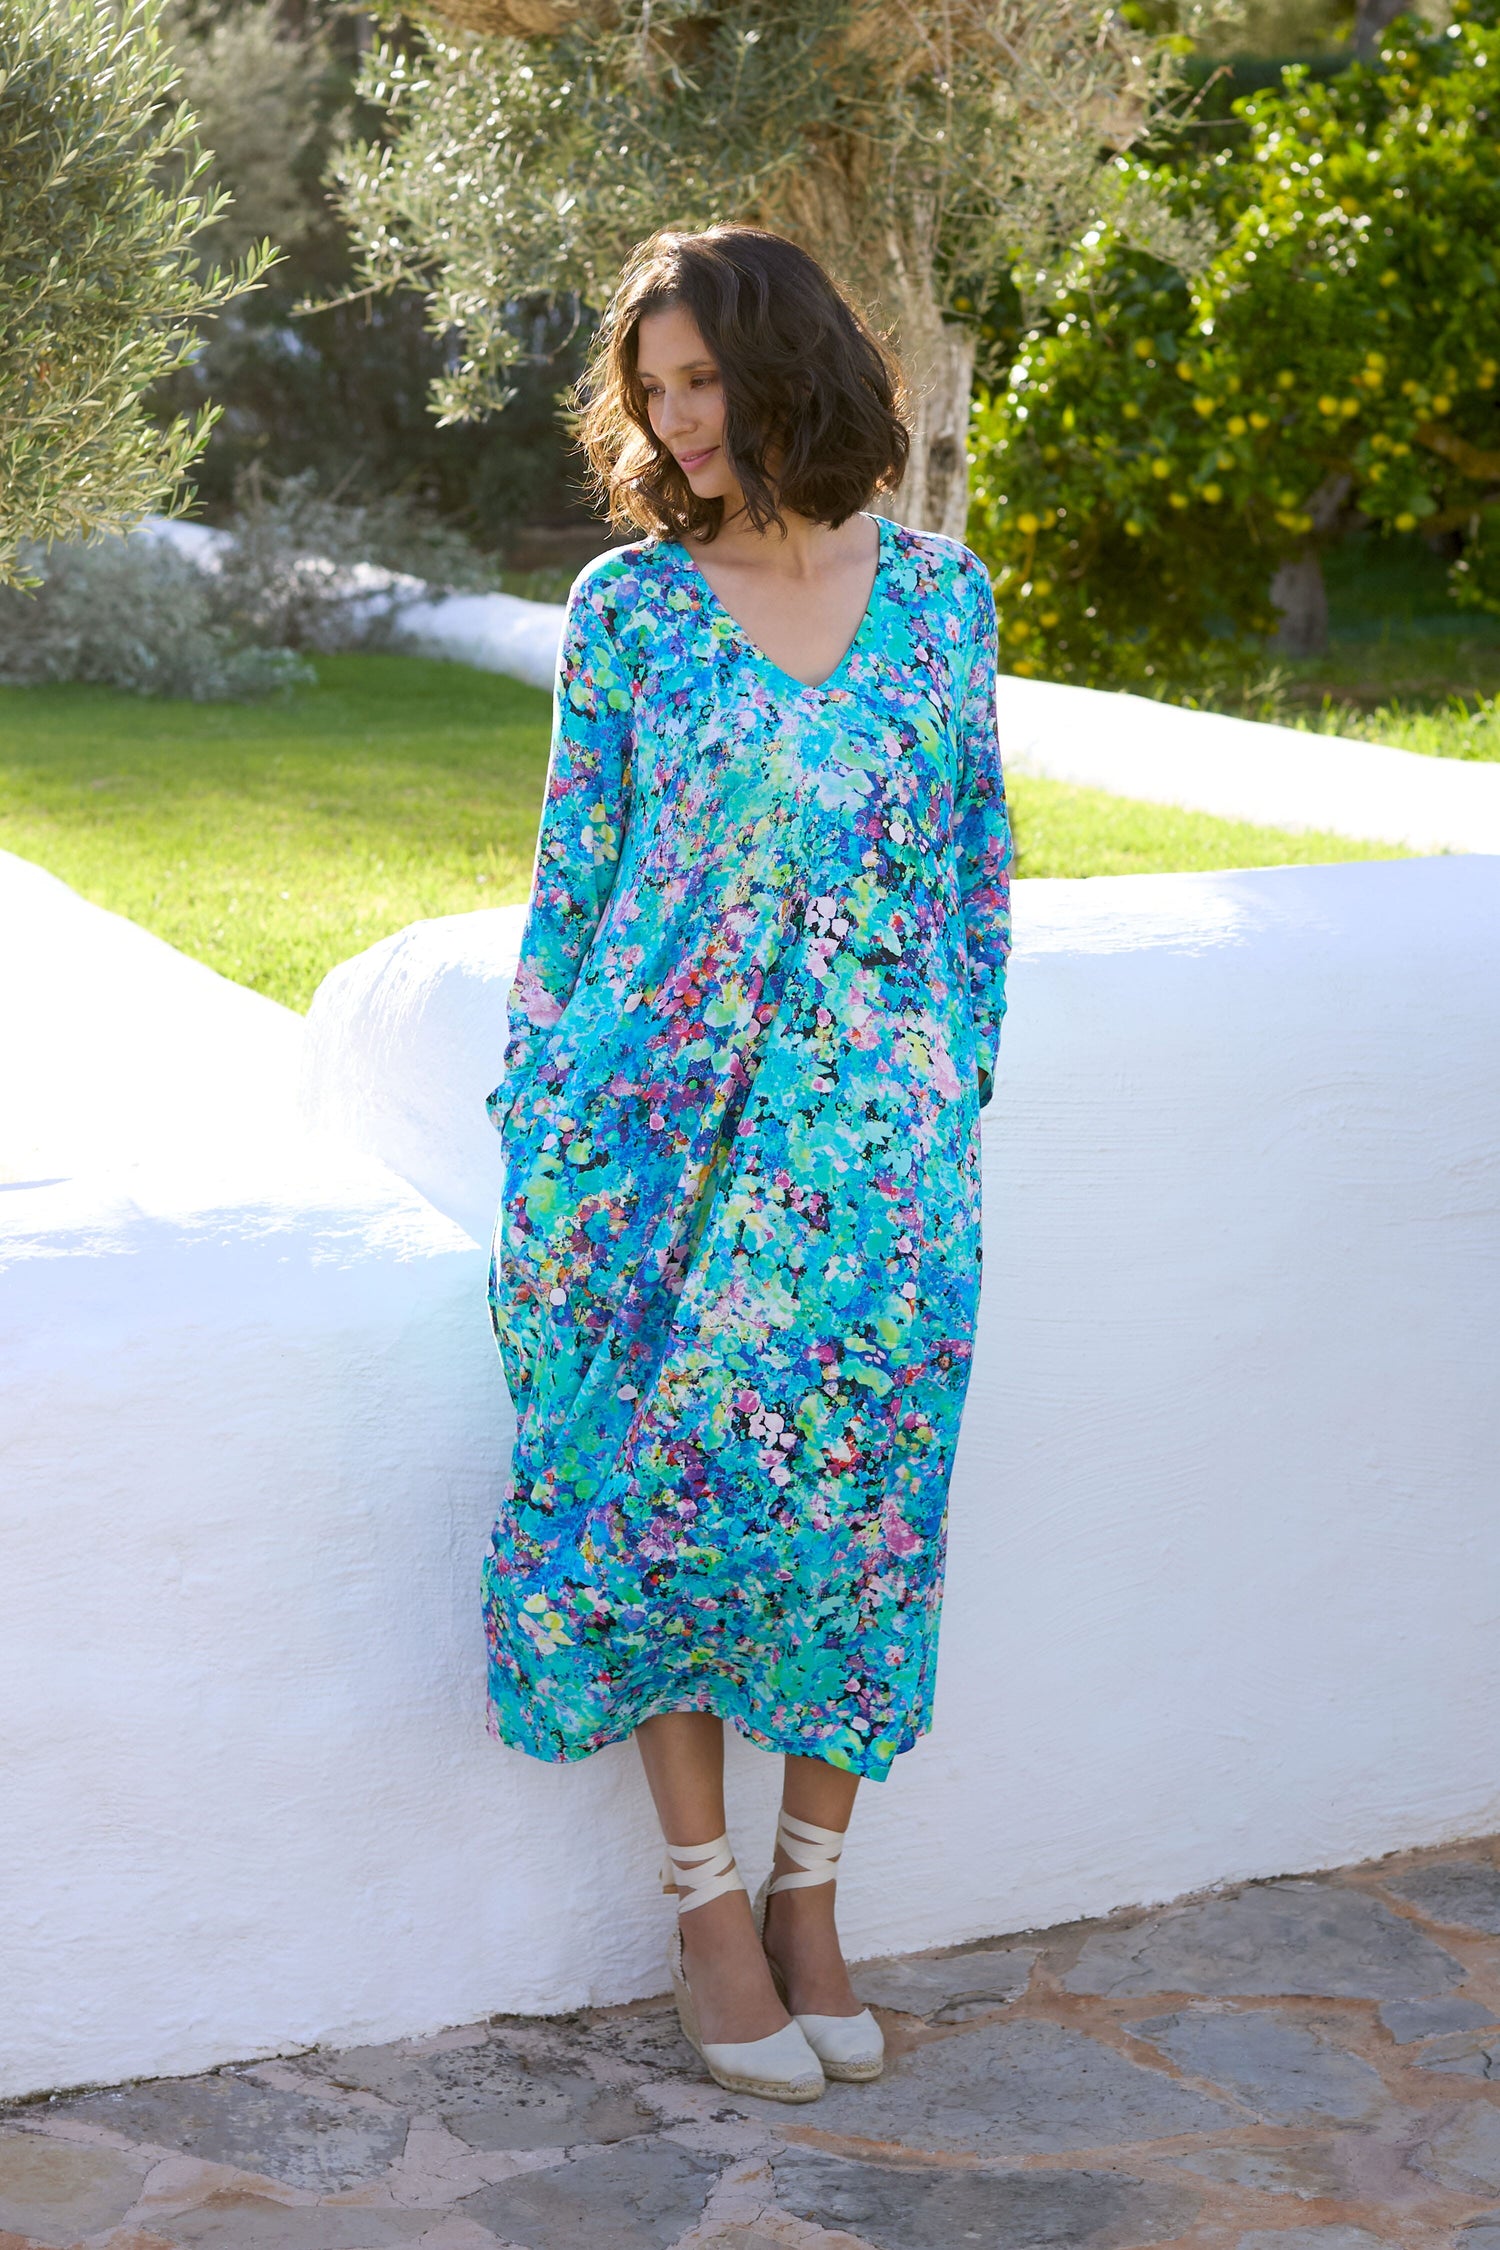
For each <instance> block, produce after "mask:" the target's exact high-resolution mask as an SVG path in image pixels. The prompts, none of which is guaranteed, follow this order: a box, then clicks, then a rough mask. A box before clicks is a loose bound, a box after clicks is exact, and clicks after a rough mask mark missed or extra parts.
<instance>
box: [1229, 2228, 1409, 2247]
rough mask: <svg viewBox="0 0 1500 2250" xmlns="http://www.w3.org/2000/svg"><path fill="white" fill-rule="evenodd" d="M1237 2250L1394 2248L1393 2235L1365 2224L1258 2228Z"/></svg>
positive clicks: (1244, 2236)
mask: <svg viewBox="0 0 1500 2250" xmlns="http://www.w3.org/2000/svg"><path fill="white" fill-rule="evenodd" d="M1234 2250H1391V2246H1390V2238H1389V2236H1387V2235H1383V2234H1370V2233H1369V2232H1368V2231H1367V2230H1366V2229H1365V2228H1364V2227H1289V2228H1285V2229H1283V2228H1276V2227H1256V2228H1254V2229H1253V2230H1252V2231H1251V2232H1250V2233H1249V2234H1242V2235H1241V2236H1240V2238H1239V2240H1238V2241H1237V2242H1236V2244H1235V2246H1234Z"/></svg>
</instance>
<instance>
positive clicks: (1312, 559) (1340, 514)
mask: <svg viewBox="0 0 1500 2250" xmlns="http://www.w3.org/2000/svg"><path fill="white" fill-rule="evenodd" d="M1353 493H1354V479H1353V477H1351V476H1350V475H1349V474H1348V472H1347V471H1346V470H1343V469H1335V470H1333V471H1332V473H1331V474H1330V475H1328V476H1326V477H1325V478H1324V479H1323V482H1322V483H1321V484H1320V485H1319V486H1318V489H1317V491H1316V492H1315V493H1314V494H1313V496H1312V498H1311V499H1310V500H1309V501H1308V503H1307V513H1308V515H1309V517H1310V518H1311V520H1312V528H1313V531H1314V532H1315V533H1316V535H1317V538H1318V539H1320V540H1321V539H1332V538H1334V537H1335V536H1336V535H1337V533H1338V531H1339V529H1340V527H1341V526H1342V524H1343V522H1344V520H1345V516H1346V512H1347V510H1348V506H1349V502H1350V499H1351V498H1352V496H1353ZM1271 602H1272V606H1273V607H1274V608H1276V609H1279V610H1280V611H1281V626H1280V630H1279V631H1278V632H1277V635H1276V638H1275V640H1274V641H1273V642H1272V644H1271V645H1272V647H1273V648H1278V649H1280V650H1281V651H1282V653H1283V655H1285V656H1321V655H1322V654H1323V651H1324V650H1325V649H1326V648H1327V646H1328V589H1327V587H1326V586H1325V585H1324V583H1323V557H1322V552H1321V549H1320V548H1319V547H1318V546H1317V545H1316V544H1314V543H1313V542H1312V541H1309V543H1308V544H1307V546H1305V547H1304V548H1303V550H1302V552H1301V554H1300V555H1295V556H1294V557H1293V558H1292V560H1291V561H1290V562H1284V563H1283V564H1282V566H1281V568H1280V570H1278V571H1277V573H1276V576H1275V577H1274V578H1273V579H1272V580H1271Z"/></svg>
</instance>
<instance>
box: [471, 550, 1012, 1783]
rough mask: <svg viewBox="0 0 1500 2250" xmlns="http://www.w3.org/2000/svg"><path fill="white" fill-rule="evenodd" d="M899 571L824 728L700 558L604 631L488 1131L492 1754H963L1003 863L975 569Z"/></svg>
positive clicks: (591, 590) (612, 598)
mask: <svg viewBox="0 0 1500 2250" xmlns="http://www.w3.org/2000/svg"><path fill="white" fill-rule="evenodd" d="M879 539H880V554H879V561H878V564H877V569H876V576H875V584H874V589H873V592H872V594H871V597H870V603H869V607H868V609H867V611H866V613H865V617H864V620H863V623H862V624H861V626H860V628H859V631H858V633H857V634H856V636H855V639H854V641H853V643H852V645H851V646H850V648H849V650H848V651H847V653H846V654H845V656H844V658H843V661H842V662H841V663H840V664H839V666H838V668H837V670H836V671H835V672H834V673H833V674H832V675H831V677H830V678H828V679H827V680H825V681H824V682H823V683H822V684H821V685H820V686H818V687H816V688H811V687H804V686H803V685H801V684H800V683H799V682H798V681H796V680H794V679H792V678H790V677H789V676H788V675H787V674H786V673H784V672H782V671H780V670H779V669H778V668H777V666H776V665H774V664H773V663H771V662H770V660H769V659H768V658H767V657H765V656H764V655H763V654H762V653H761V652H760V651H759V650H758V649H757V648H756V647H755V646H754V645H753V644H752V643H751V642H750V641H749V640H748V639H747V637H746V635H745V634H744V633H743V632H742V630H741V629H740V627H739V626H738V625H737V624H736V623H735V622H734V620H733V619H732V618H731V617H730V615H729V614H728V612H727V611H726V610H725V609H724V608H723V606H722V605H721V604H720V603H719V601H718V600H717V599H716V597H715V596H714V594H713V593H712V591H711V590H710V588H709V586H708V584H707V581H706V580H705V579H704V577H703V576H702V574H701V573H700V571H699V570H698V568H697V565H696V564H695V563H694V561H693V560H692V557H691V556H690V555H689V554H688V552H687V551H686V549H685V548H683V547H682V546H680V545H678V544H677V543H675V542H671V541H664V542H662V541H652V542H646V543H644V544H641V545H639V546H636V547H627V548H623V549H620V550H617V551H616V552H615V553H613V554H610V555H608V556H606V557H604V558H602V559H601V560H600V561H599V562H598V563H596V564H594V565H593V566H592V567H591V568H590V569H589V570H588V571H586V572H585V573H584V575H583V576H582V577H581V578H580V579H579V581H578V583H577V585H576V586H575V587H574V589H573V593H572V596H571V599H570V602H569V605H568V614H567V623H566V627H565V631H564V636H563V644H562V650H561V654H560V658H559V670H558V681H557V697H556V718H555V726H554V733H553V743H552V755H551V763H550V766H549V770H548V779H547V791H546V801H545V806H544V811H543V817H542V826H541V834H540V838H539V842H538V848H537V861H536V872H535V877H534V882H533V891H532V900H531V907H530V912H529V916H528V920H527V924H526V931H525V936H524V940H523V945H522V957H521V963H520V968H519V971H518V973H517V976H516V980H515V985H514V988H513V991H512V995H511V1001H510V1018H509V1024H510V1029H509V1037H508V1041H507V1045H506V1052H505V1077H504V1082H503V1084H502V1085H501V1086H500V1087H499V1088H497V1090H496V1092H495V1093H494V1094H493V1095H492V1096H491V1097H490V1108H491V1113H492V1115H493V1117H494V1119H495V1122H496V1124H497V1125H499V1126H500V1127H501V1129H502V1130H503V1132H504V1136H505V1185H504V1201H503V1205H502V1209H501V1213H500V1220H499V1225H498V1228H497V1233H496V1249H495V1261H494V1267H493V1274H492V1285H491V1306H492V1312H493V1317H494V1324H495V1331H496V1336H497V1339H498V1342H499V1347H500V1353H501V1358H502V1362H503V1365H504V1369H505V1374H506V1378H507V1380H508V1383H509V1386H510V1390H511V1394H512V1397H513V1399H514V1402H515V1407H516V1413H517V1419H518V1425H519V1426H518V1433H517V1437H516V1444H515V1454H514V1459H513V1464H512V1474H511V1477H510V1480H509V1481H508V1483H507V1486H506V1488H505V1498H504V1501H503V1503H502V1507H501V1512H500V1517H499V1521H498V1523H497V1525H496V1527H495V1533H494V1538H493V1541H492V1543H491V1547H490V1550H489V1553H488V1555H487V1558H486V1565H485V1574H484V1577H485V1583H484V1598H485V1621H486V1628H487V1636H488V1644H489V1654H490V1667H489V1688H490V1704H491V1725H492V1728H493V1730H494V1731H495V1732H497V1733H498V1734H499V1735H500V1736H501V1737H502V1738H503V1739H504V1740H505V1741H507V1742H509V1743H512V1744H515V1745H516V1746H517V1747H519V1748H521V1749H523V1750H526V1751H529V1752H530V1753H531V1754H532V1755H533V1756H536V1757H539V1758H546V1759H553V1760H559V1759H569V1758H580V1757H584V1756H586V1755H588V1753H590V1752H591V1751H594V1750H596V1749H598V1748H599V1747H600V1746H601V1745H602V1744H604V1743H607V1742H614V1741H617V1740H619V1739H620V1738H622V1737H623V1736H625V1735H628V1734H629V1733H631V1732H632V1731H633V1729H634V1728H635V1727H636V1726H637V1725H638V1724H639V1723H640V1721H641V1720H642V1719H645V1718H648V1717H651V1716H653V1715H654V1714H656V1713H658V1712H662V1711H673V1710H696V1711H712V1712H717V1713H718V1714H719V1715H720V1716H721V1717H724V1718H726V1719H729V1720H731V1721H732V1722H733V1723H734V1725H735V1726H737V1727H738V1728H739V1729H740V1730H741V1732H742V1733H744V1734H745V1735H747V1736H748V1737H749V1738H750V1739H751V1740H752V1741H753V1742H756V1743H759V1744H761V1745H762V1746H763V1747H764V1748H766V1749H769V1750H786V1751H793V1752H797V1753H800V1754H802V1755H805V1756H809V1757H818V1758H823V1759H826V1760H828V1761H829V1762H831V1763H832V1764H834V1765H837V1766H842V1767H845V1768H847V1769H848V1770H849V1771H851V1772H854V1773H859V1774H868V1775H871V1776H874V1777H876V1778H882V1777H883V1776H884V1775H885V1773H886V1772H887V1771H888V1769H889V1766H890V1762H891V1760H892V1759H893V1758H894V1757H895V1756H896V1754H897V1753H898V1752H899V1751H901V1750H904V1749H907V1748H909V1747H910V1745H911V1744H912V1743H913V1742H914V1741H915V1740H916V1739H917V1737H918V1735H920V1734H922V1733H923V1732H925V1731H926V1729H927V1727H928V1726H929V1725H930V1723H931V1709H932V1683H933V1669H934V1664H935V1658H936V1646H937V1628H938V1612H939V1606H940V1602H941V1595H942V1577H943V1556H944V1534H945V1527H946V1509H947V1492H948V1480H949V1471H950V1468H951V1465H952V1459H953V1449H954V1444H955V1441H956V1439H957V1435H958V1426H959V1416H960V1413H961V1410H962V1407H963V1401H964V1393H965V1390H966V1388H967V1385H968V1379H969V1362H970V1354H971V1349H972V1343H973V1335H974V1321H975V1313H976V1310H977V1303H978V1294H979V1262H980V1188H979V1110H980V1107H981V1106H982V1104H983V1103H984V1102H985V1101H987V1100H988V1098H989V1093H990V1085H991V1076H992V1073H993V1070H994V1067H995V1056H996V1049H997V1045H998V1041H999V1035H1000V1019H1001V1015H1002V1013H1003V1010H1004V1005H1005V962H1006V954H1007V950H1008V946H1009V927H1010V926H1009V892H1008V883H1009V877H1008V869H1009V866H1010V860H1011V842H1010V830H1009V825H1008V822H1007V818H1006V808H1005V796H1004V790H1003V786H1002V781H1001V773H1000V762H999V753H998V746H997V742H996V731H995V613H994V603H993V599H992V597H991V593H990V588H989V582H988V579H987V577H986V575H985V572H984V570H983V567H982V566H981V564H980V563H979V562H978V561H977V560H976V559H975V557H974V556H973V555H971V554H970V553H969V552H968V551H967V549H965V548H963V547H961V546H959V545H957V544H956V543H955V542H953V541H951V540H947V539H942V538H939V537H936V536H933V535H928V534H922V533H916V532H911V531H907V530H904V529H902V528H901V527H900V526H897V525H895V524H891V523H888V522H885V521H881V522H880V523H879Z"/></svg>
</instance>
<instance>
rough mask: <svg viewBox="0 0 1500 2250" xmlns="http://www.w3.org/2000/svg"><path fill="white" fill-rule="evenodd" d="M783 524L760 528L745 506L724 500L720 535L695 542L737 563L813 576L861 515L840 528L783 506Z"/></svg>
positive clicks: (698, 545) (772, 524)
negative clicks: (753, 521)
mask: <svg viewBox="0 0 1500 2250" xmlns="http://www.w3.org/2000/svg"><path fill="white" fill-rule="evenodd" d="M781 514H782V523H783V524H784V525H785V529H784V530H783V529H782V526H781V525H780V524H775V523H769V524H767V525H766V526H765V528H764V529H763V530H760V531H757V530H756V528H755V526H754V524H752V523H751V522H750V520H749V518H748V517H747V516H746V515H745V513H744V511H743V509H742V508H740V507H738V506H736V504H735V503H734V502H732V501H728V500H726V501H725V503H724V521H723V523H722V524H721V526H720V528H719V531H718V535H717V536H716V537H715V538H714V539H713V540H711V541H708V542H699V541H694V545H695V546H697V547H699V549H700V551H701V550H702V548H703V547H704V546H705V545H706V547H707V551H708V552H709V553H711V554H712V555H713V556H714V557H716V558H721V559H722V560H724V561H725V562H733V563H750V564H754V563H761V562H764V563H767V564H769V565H770V566H771V567H772V568H773V569H775V570H776V571H777V572H778V573H781V574H785V575H786V576H788V577H792V578H798V577H802V576H804V575H806V576H809V577H810V576H812V575H813V574H815V573H816V572H817V571H818V570H819V569H821V568H822V567H823V565H824V564H825V563H826V561H827V559H828V555H829V552H830V550H831V549H832V548H833V547H837V546H841V545H842V544H843V543H844V542H845V541H847V539H848V538H849V536H850V534H851V531H854V530H855V528H856V527H857V526H858V524H859V523H860V520H861V519H860V518H858V517H851V518H850V520H849V522H848V523H845V524H841V525H840V526H839V528H838V530H837V531H835V530H834V529H833V528H832V527H831V526H830V525H828V524H826V523H814V522H813V520H812V518H811V517H810V516H799V515H798V514H797V512H796V510H795V509H792V508H783V509H782V511H781Z"/></svg>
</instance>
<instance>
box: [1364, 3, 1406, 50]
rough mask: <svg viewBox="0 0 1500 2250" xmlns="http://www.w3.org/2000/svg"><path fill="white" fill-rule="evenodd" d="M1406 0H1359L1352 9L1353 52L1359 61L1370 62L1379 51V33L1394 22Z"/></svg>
mask: <svg viewBox="0 0 1500 2250" xmlns="http://www.w3.org/2000/svg"><path fill="white" fill-rule="evenodd" d="M1406 4H1407V0H1359V4H1358V6H1357V7H1356V9H1355V11H1354V52H1355V54H1356V55H1357V56H1358V57H1359V59H1360V61H1361V62H1371V61H1373V60H1374V58H1375V56H1376V55H1378V54H1379V52H1380V35H1381V33H1382V32H1383V31H1384V30H1385V27H1386V25H1387V24H1388V23H1394V22H1395V20H1396V18H1397V16H1399V15H1400V14H1401V12H1402V10H1403V9H1404V8H1405V6H1406Z"/></svg>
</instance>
